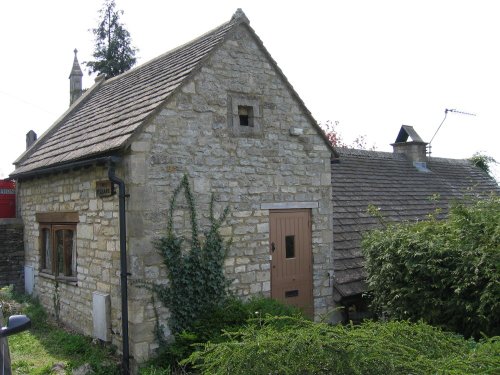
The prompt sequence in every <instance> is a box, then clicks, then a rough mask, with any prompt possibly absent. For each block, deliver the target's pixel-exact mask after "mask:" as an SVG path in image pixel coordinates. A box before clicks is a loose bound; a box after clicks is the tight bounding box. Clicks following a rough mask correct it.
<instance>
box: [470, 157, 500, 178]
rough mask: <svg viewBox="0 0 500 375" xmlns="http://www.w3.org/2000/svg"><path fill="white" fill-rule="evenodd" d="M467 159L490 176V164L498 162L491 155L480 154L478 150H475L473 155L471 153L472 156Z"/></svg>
mask: <svg viewBox="0 0 500 375" xmlns="http://www.w3.org/2000/svg"><path fill="white" fill-rule="evenodd" d="M469 160H470V162H471V163H472V164H474V165H475V166H476V167H478V168H479V169H481V170H483V171H484V172H486V173H487V174H488V175H490V176H491V165H492V164H498V163H497V161H496V160H495V159H494V158H492V157H491V156H489V155H485V154H481V153H479V152H476V153H475V154H474V155H472V157H471V158H470V159H469Z"/></svg>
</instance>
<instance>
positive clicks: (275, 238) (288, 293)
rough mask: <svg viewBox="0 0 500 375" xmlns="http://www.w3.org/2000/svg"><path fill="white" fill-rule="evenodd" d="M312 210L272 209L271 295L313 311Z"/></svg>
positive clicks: (310, 311) (270, 231)
mask: <svg viewBox="0 0 500 375" xmlns="http://www.w3.org/2000/svg"><path fill="white" fill-rule="evenodd" d="M310 218H311V211H310V210H308V209H304V210H271V211H270V223H269V237H270V238H269V239H270V241H269V242H270V252H271V297H272V298H274V299H276V300H278V301H281V302H284V303H286V304H289V305H293V306H297V307H299V308H300V309H301V310H302V311H304V312H305V313H306V314H307V315H308V316H310V317H312V316H313V314H314V305H313V293H312V289H313V288H312V251H311V220H310Z"/></svg>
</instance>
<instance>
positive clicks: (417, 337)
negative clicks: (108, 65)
mask: <svg viewBox="0 0 500 375" xmlns="http://www.w3.org/2000/svg"><path fill="white" fill-rule="evenodd" d="M185 363H188V364H191V365H193V366H194V367H195V368H196V369H197V370H199V371H200V372H201V373H203V374H233V375H238V374H257V375H258V374H342V375H349V374H373V375H377V374H383V375H391V374H398V375H399V374H414V375H418V374H422V375H423V374H426V375H427V374H435V373H439V374H478V373H483V374H494V373H495V371H496V370H497V369H498V368H500V367H499V366H500V342H499V341H498V340H494V339H490V340H489V341H485V342H480V343H475V342H471V341H466V340H465V339H463V338H462V337H461V336H458V335H455V334H452V333H447V332H442V331H440V330H438V329H436V328H433V327H431V326H429V325H427V324H424V323H422V322H420V323H415V324H412V323H408V322H388V323H374V322H365V323H363V324H361V325H360V326H348V327H345V326H340V325H337V326H331V325H328V324H325V323H313V322H310V321H307V320H305V319H304V318H299V317H267V318H265V319H263V320H261V321H260V322H258V323H255V324H248V325H246V326H244V327H242V328H240V329H239V330H238V331H236V332H232V333H229V334H228V340H227V341H225V342H220V343H206V344H205V345H204V346H203V350H199V351H196V352H194V353H193V354H192V355H191V356H190V357H189V358H188V359H187V360H186V361H185Z"/></svg>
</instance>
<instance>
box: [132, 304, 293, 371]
mask: <svg viewBox="0 0 500 375" xmlns="http://www.w3.org/2000/svg"><path fill="white" fill-rule="evenodd" d="M268 316H289V317H303V315H302V312H301V311H300V310H299V309H298V308H295V307H292V306H287V305H284V304H282V303H280V302H278V301H275V300H273V299H270V298H265V297H262V296H256V297H252V298H250V299H249V300H248V301H242V300H240V299H238V298H235V297H229V298H227V299H226V300H225V301H224V303H223V304H222V305H219V306H216V307H214V308H212V310H211V311H207V312H206V314H204V315H203V316H201V317H200V319H198V320H197V321H196V322H194V323H193V324H192V328H191V330H189V331H182V332H180V333H177V334H175V335H174V341H173V342H171V343H169V344H167V345H164V346H162V347H161V348H160V349H159V352H158V356H157V357H156V358H154V359H153V360H152V361H150V362H149V365H154V366H160V367H168V368H177V367H179V365H178V363H179V362H180V361H181V360H183V359H185V358H187V357H189V356H190V355H191V353H193V352H194V351H195V350H196V349H199V348H201V347H202V344H203V343H206V342H211V343H219V342H224V341H226V340H227V339H228V336H227V334H226V333H227V332H235V331H238V330H239V329H240V328H241V327H243V326H244V325H246V324H256V323H257V322H260V321H261V320H263V319H265V317H268ZM154 366H153V367H154ZM148 368H151V367H148ZM154 368H156V369H158V367H154ZM143 371H146V370H143ZM141 373H143V374H148V372H141Z"/></svg>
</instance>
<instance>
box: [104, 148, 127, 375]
mask: <svg viewBox="0 0 500 375" xmlns="http://www.w3.org/2000/svg"><path fill="white" fill-rule="evenodd" d="M108 178H109V179H110V181H111V182H113V183H114V184H117V185H118V188H119V195H118V206H119V220H120V288H121V303H122V345H123V348H122V353H123V354H122V374H124V375H129V373H130V368H129V362H130V353H129V337H128V289H127V286H128V279H127V278H128V276H129V275H130V274H129V273H128V272H127V242H126V221H125V198H126V197H127V195H126V194H125V182H124V181H123V180H122V179H120V178H118V177H116V175H115V162H114V160H113V159H112V158H110V160H109V163H108Z"/></svg>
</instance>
